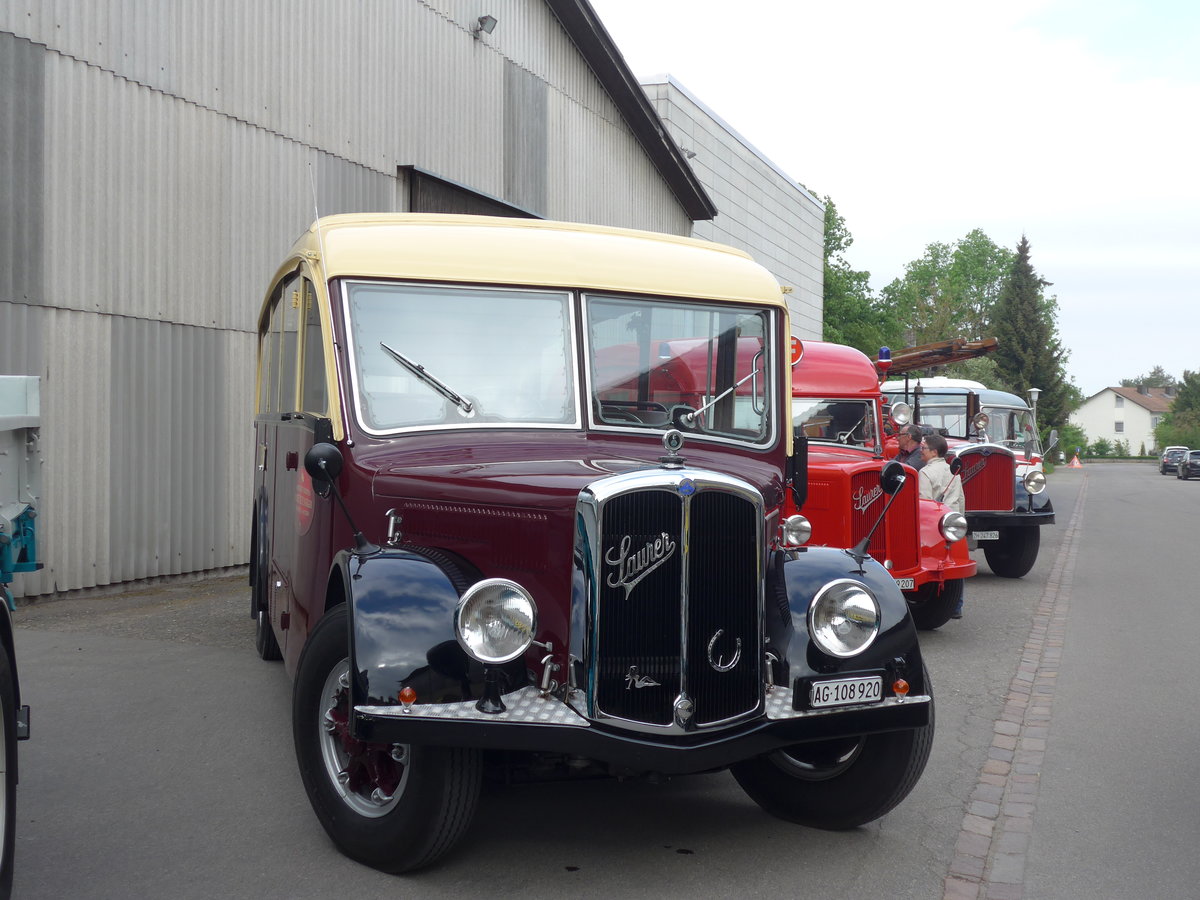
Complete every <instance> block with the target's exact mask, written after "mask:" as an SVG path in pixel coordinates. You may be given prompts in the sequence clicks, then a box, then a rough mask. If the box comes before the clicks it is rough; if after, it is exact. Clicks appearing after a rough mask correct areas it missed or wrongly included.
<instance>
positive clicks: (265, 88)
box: [0, 0, 691, 596]
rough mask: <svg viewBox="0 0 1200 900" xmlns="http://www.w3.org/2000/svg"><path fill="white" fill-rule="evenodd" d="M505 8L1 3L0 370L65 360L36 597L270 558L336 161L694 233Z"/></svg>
mask: <svg viewBox="0 0 1200 900" xmlns="http://www.w3.org/2000/svg"><path fill="white" fill-rule="evenodd" d="M487 7H488V8H487V9H486V10H481V9H480V8H479V5H478V3H475V2H471V3H467V2H465V0H464V2H459V0H439V2H435V0H391V2H383V0H373V2H368V0H364V2H355V3H336V4H335V3H329V2H325V0H199V2H183V0H176V2H152V0H92V2H88V3H81V2H75V0H58V2H53V0H38V2H31V0H27V2H18V0H12V2H8V3H5V4H3V5H0V133H2V134H3V135H4V139H3V140H0V374H31V375H41V376H42V379H43V382H42V391H41V396H42V423H43V427H42V446H43V455H44V458H45V461H46V464H45V471H44V477H43V484H44V491H45V496H44V497H43V499H42V504H41V507H42V508H41V519H40V526H39V528H40V531H39V541H40V544H39V555H40V557H41V559H42V560H43V561H44V562H45V563H46V569H45V570H44V571H43V572H41V573H38V574H35V575H22V576H17V581H16V583H15V584H14V585H13V588H14V593H15V594H16V595H17V596H29V595H37V594H45V593H50V592H55V591H66V590H73V589H78V588H88V587H93V586H97V585H105V584H111V583H115V582H121V581H128V580H135V579H141V578H148V577H154V576H160V575H173V574H179V573H187V572H196V571H204V570H208V569H216V568H223V567H227V566H233V565H239V564H242V563H244V562H245V561H246V558H247V546H248V543H249V509H250V472H251V465H252V457H251V447H252V432H251V428H250V423H251V408H252V397H251V395H252V393H253V385H254V334H253V332H254V323H255V319H256V316H257V310H258V304H259V301H260V299H261V296H260V294H261V291H262V290H263V289H265V287H266V283H267V280H268V278H269V277H270V275H271V273H272V272H273V271H274V268H275V266H276V264H277V263H278V261H279V259H280V258H281V256H282V254H283V253H284V251H285V250H286V248H287V247H288V246H289V245H290V244H291V242H292V240H293V238H294V237H295V236H296V235H297V234H298V233H299V232H300V231H301V230H302V229H303V228H305V227H307V225H308V223H309V222H310V221H311V219H312V218H313V207H314V202H313V197H312V193H311V189H310V168H311V170H312V172H313V177H315V180H316V181H317V183H318V196H319V203H320V208H321V212H322V214H327V213H333V212H344V211H351V210H386V209H394V208H397V207H398V205H401V206H402V205H403V203H404V202H405V197H404V192H403V190H402V186H401V185H400V183H399V182H398V180H397V167H398V166H400V165H417V166H419V167H421V168H423V169H426V170H428V171H431V172H435V173H437V174H439V175H442V176H444V177H446V178H449V179H452V180H454V181H457V182H459V183H462V184H466V185H470V186H471V187H473V188H475V189H476V190H479V191H482V192H484V193H488V194H491V195H494V196H497V197H499V198H501V199H504V200H507V201H509V202H512V203H514V204H516V205H518V206H523V207H526V208H529V209H531V210H532V211H534V212H537V213H540V214H542V215H545V216H547V217H551V218H564V219H576V220H582V221H592V222H600V223H607V224H614V225H628V226H634V227H642V228H649V229H653V230H657V231H666V232H672V233H676V234H686V233H688V232H689V231H690V228H691V222H690V220H688V219H687V217H686V215H685V214H684V212H683V211H682V210H681V208H680V207H679V204H678V203H677V202H676V200H675V199H674V197H673V196H672V194H671V193H670V190H669V189H668V187H667V185H666V184H665V182H664V181H663V179H662V178H661V176H660V175H659V174H658V172H657V171H656V170H655V169H654V168H653V166H652V165H651V164H650V162H649V161H648V159H647V158H646V156H645V154H644V152H643V151H642V149H641V148H640V146H639V145H638V144H637V142H636V141H635V140H634V139H633V138H632V137H631V135H630V133H629V130H628V128H627V127H626V125H625V123H624V122H623V120H622V119H621V117H620V115H619V112H618V110H617V107H616V106H615V104H614V103H613V101H612V99H611V98H610V97H609V96H608V95H607V93H606V92H605V91H604V89H603V88H602V86H601V85H600V84H599V82H597V80H596V79H595V77H594V76H593V75H592V74H591V72H590V70H589V69H588V68H587V67H586V65H585V64H584V63H583V61H582V59H581V58H580V57H579V54H578V52H577V51H576V49H575V47H574V45H573V44H572V43H571V42H570V40H569V38H568V37H567V35H566V34H565V33H564V32H563V30H562V28H561V26H560V25H559V23H558V21H557V19H555V18H554V16H553V15H552V14H551V12H550V11H549V9H548V7H547V6H546V5H545V3H544V2H542V0H495V2H489V3H488V4H487ZM481 12H487V13H489V14H491V15H494V16H496V18H497V19H499V25H498V26H497V28H496V30H495V32H494V33H493V34H492V35H485V36H483V37H482V38H480V39H476V38H475V37H473V36H472V34H471V31H470V26H471V25H472V24H474V22H475V19H476V17H477V16H478V15H479V14H480V13H481Z"/></svg>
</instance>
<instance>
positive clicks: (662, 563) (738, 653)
mask: <svg viewBox="0 0 1200 900" xmlns="http://www.w3.org/2000/svg"><path fill="white" fill-rule="evenodd" d="M759 516H760V513H759V512H758V510H757V509H756V507H755V505H754V504H753V503H751V502H749V501H748V500H746V499H745V498H743V497H741V496H740V495H737V494H734V493H729V492H726V491H722V490H717V489H712V488H707V489H701V490H698V491H697V492H696V493H695V494H694V495H692V496H690V497H684V496H681V495H680V492H679V491H678V490H675V489H671V490H660V489H653V490H639V491H635V492H631V493H626V494H621V495H618V496H616V497H614V498H612V499H610V500H609V501H608V502H607V503H606V504H605V505H604V507H603V510H602V514H601V523H600V534H601V544H602V546H601V548H600V559H599V565H598V566H597V578H598V580H599V582H600V584H599V585H597V591H596V596H597V599H598V607H597V610H596V629H595V634H596V643H595V647H594V654H595V656H594V659H593V671H594V673H595V678H596V681H595V708H596V710H597V712H599V713H602V714H604V715H606V716H613V717H617V718H620V719H626V720H630V721H633V722H639V723H644V724H646V725H653V726H670V725H673V724H675V725H682V726H683V727H684V728H694V727H703V726H705V725H711V724H714V723H717V722H722V721H725V720H728V719H732V718H736V717H738V716H742V715H745V714H747V713H750V712H753V711H754V710H755V709H756V708H757V707H758V705H759V703H760V698H761V694H762V673H761V660H762V648H761V625H760V622H761V615H760V605H761V599H760V598H761V590H760V587H759V581H760V578H761V573H760V571H759V559H760V556H761V552H762V551H761V548H760V547H759V539H760V538H759V535H760V533H761V531H762V526H761V522H760V521H758V519H759ZM685 700H686V701H690V715H684V716H681V717H679V718H678V719H677V716H676V705H677V701H678V702H681V703H682V702H683V701H685ZM682 705H684V706H688V704H687V703H683V704H682Z"/></svg>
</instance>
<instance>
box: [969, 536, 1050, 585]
mask: <svg viewBox="0 0 1200 900" xmlns="http://www.w3.org/2000/svg"><path fill="white" fill-rule="evenodd" d="M1041 543H1042V532H1041V528H1039V527H1038V526H1036V525H1032V526H1030V525H1027V526H1023V527H1020V528H1001V529H1000V539H999V540H998V541H988V542H987V543H985V544H984V547H983V555H984V558H986V559H987V564H988V565H989V566H991V569H992V571H993V572H994V573H996V574H997V575H999V576H1000V577H1001V578H1021V577H1022V576H1024V575H1027V574H1029V570H1030V569H1032V568H1033V564H1034V563H1035V562H1037V558H1038V548H1039V547H1040V546H1041Z"/></svg>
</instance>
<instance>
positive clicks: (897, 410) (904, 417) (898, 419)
mask: <svg viewBox="0 0 1200 900" xmlns="http://www.w3.org/2000/svg"><path fill="white" fill-rule="evenodd" d="M890 415H891V418H892V421H893V422H895V423H896V424H897V425H907V424H908V423H909V422H911V421H912V407H911V406H909V405H908V404H907V403H904V402H903V401H901V402H900V403H893V404H892V407H891V413H890Z"/></svg>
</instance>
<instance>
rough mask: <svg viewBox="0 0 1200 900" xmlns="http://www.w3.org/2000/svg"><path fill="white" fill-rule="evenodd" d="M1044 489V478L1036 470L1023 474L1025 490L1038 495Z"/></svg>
mask: <svg viewBox="0 0 1200 900" xmlns="http://www.w3.org/2000/svg"><path fill="white" fill-rule="evenodd" d="M1045 489H1046V476H1045V475H1044V474H1042V473H1041V472H1039V471H1038V470H1037V469H1030V470H1029V471H1028V472H1026V473H1025V490H1027V491H1029V493H1031V494H1040V493H1041V492H1042V491H1044V490H1045Z"/></svg>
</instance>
